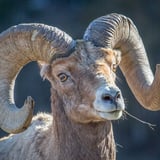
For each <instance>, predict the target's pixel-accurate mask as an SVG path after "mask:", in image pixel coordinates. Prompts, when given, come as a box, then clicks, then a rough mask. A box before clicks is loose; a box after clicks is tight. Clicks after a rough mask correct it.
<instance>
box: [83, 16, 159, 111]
mask: <svg viewBox="0 0 160 160" xmlns="http://www.w3.org/2000/svg"><path fill="white" fill-rule="evenodd" d="M84 39H85V40H86V41H91V42H92V43H93V44H94V45H95V46H99V47H105V48H111V49H118V50H120V51H121V54H122V55H121V56H122V61H121V63H120V68H121V70H122V72H123V74H124V76H125V78H126V80H127V83H128V84H129V86H130V88H131V90H132V92H133V93H134V95H135V97H136V98H137V100H138V101H139V102H140V104H141V105H142V106H144V107H145V108H147V109H150V110H158V109H160V65H157V67H156V73H155V77H153V74H152V71H151V69H150V65H149V62H148V58H147V55H146V51H145V48H144V45H143V42H142V40H141V37H140V35H139V33H138V31H137V29H136V27H135V25H134V24H133V22H132V21H131V20H130V19H129V18H127V17H125V16H123V15H119V14H110V15H106V16H102V17H99V18H97V19H95V20H94V21H92V22H91V23H90V25H89V26H88V28H87V30H86V32H85V34H84Z"/></svg>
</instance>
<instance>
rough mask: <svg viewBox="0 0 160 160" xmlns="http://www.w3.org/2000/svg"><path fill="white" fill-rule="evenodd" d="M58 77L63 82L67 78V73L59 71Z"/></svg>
mask: <svg viewBox="0 0 160 160" xmlns="http://www.w3.org/2000/svg"><path fill="white" fill-rule="evenodd" d="M58 78H59V79H60V81H61V82H65V81H66V80H67V79H68V75H66V74H65V73H60V74H58Z"/></svg>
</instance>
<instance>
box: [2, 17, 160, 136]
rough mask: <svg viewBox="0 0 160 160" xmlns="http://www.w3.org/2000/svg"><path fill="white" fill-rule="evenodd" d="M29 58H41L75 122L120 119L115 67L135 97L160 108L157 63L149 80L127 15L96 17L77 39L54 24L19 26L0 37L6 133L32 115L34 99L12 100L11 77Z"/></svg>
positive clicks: (24, 124) (19, 127)
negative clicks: (154, 71) (118, 69)
mask: <svg viewBox="0 0 160 160" xmlns="http://www.w3.org/2000/svg"><path fill="white" fill-rule="evenodd" d="M30 61H39V62H40V64H41V75H42V77H44V78H47V79H48V80H49V81H50V82H51V84H52V88H53V91H54V92H55V93H54V94H56V95H57V96H59V98H61V99H62V102H63V103H64V104H65V105H63V106H65V107H64V110H65V113H66V114H67V115H68V117H69V118H72V119H73V120H75V121H78V122H81V123H87V122H93V121H103V120H113V119H118V118H120V116H121V115H122V111H123V110H124V101H123V97H122V94H121V91H120V90H119V88H118V87H117V86H116V84H115V70H116V68H117V66H118V65H119V66H120V69H121V70H122V72H123V74H124V76H125V78H126V80H127V82H128V84H129V86H130V88H131V90H132V91H133V93H134V95H135V97H136V98H137V100H138V101H139V102H140V103H141V104H142V105H143V106H144V107H145V108H147V109H151V110H157V109H159V108H160V106H159V104H160V94H159V92H158V90H159V88H160V76H159V75H160V73H159V72H160V69H159V68H160V66H159V65H157V71H156V75H155V79H154V80H153V75H152V72H151V70H150V65H149V63H148V59H147V56H146V52H145V49H144V46H143V43H142V40H141V38H140V36H139V34H138V31H137V30H136V27H135V26H134V25H133V23H132V21H131V20H130V19H128V18H126V17H125V16H122V15H118V14H110V15H107V16H103V17H100V18H98V19H96V20H94V21H93V22H92V23H91V24H90V25H89V27H88V28H87V30H86V32H85V34H84V38H83V40H78V41H75V40H73V39H72V38H71V37H70V36H69V35H67V34H66V33H64V32H62V31H61V30H59V29H57V28H55V27H50V26H46V25H43V24H21V25H17V26H14V27H11V28H9V29H8V30H6V31H5V32H3V33H1V35H0V117H1V119H0V126H1V128H2V129H3V130H5V131H7V132H9V133H17V132H21V131H23V130H24V129H25V128H27V127H28V125H29V124H30V122H31V119H32V110H33V106H34V104H33V100H32V98H31V97H28V98H27V100H26V101H25V103H24V106H23V107H22V108H21V109H18V108H17V107H16V106H15V104H14V98H13V88H14V86H13V84H14V80H15V77H16V75H17V73H18V72H19V70H20V69H21V67H22V66H24V65H25V64H27V63H28V62H30ZM55 101H56V99H55ZM59 103H60V102H59Z"/></svg>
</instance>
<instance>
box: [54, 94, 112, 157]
mask: <svg viewBox="0 0 160 160" xmlns="http://www.w3.org/2000/svg"><path fill="white" fill-rule="evenodd" d="M51 95H54V97H53V96H52V105H53V106H52V111H53V117H54V118H53V124H52V125H53V130H54V136H55V135H56V137H55V139H54V141H55V143H56V145H54V151H55V153H56V159H57V160H65V159H70V160H75V159H76V160H115V143H114V137H113V132H112V125H111V122H110V121H107V122H99V123H89V124H79V123H75V122H73V121H72V120H70V119H68V117H67V116H66V114H65V112H64V109H63V104H62V101H61V100H60V97H55V94H51ZM57 99H58V100H60V101H59V102H57ZM55 146H56V148H55Z"/></svg>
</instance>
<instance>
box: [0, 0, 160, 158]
mask: <svg viewBox="0 0 160 160" xmlns="http://www.w3.org/2000/svg"><path fill="white" fill-rule="evenodd" d="M159 8H160V1H158V0H154V1H153V0H110V1H109V0H25V1H22V0H0V31H1V32H2V31H3V30H5V29H7V28H8V27H10V26H12V25H16V24H19V23H29V22H39V23H45V24H48V25H53V26H56V27H58V28H60V29H62V30H64V31H65V32H67V33H68V34H69V35H71V36H72V37H73V38H74V39H81V38H82V36H83V33H84V31H85V29H86V27H87V26H88V24H89V23H90V22H91V21H92V20H93V19H95V18H97V17H99V16H102V15H105V14H109V13H112V12H117V13H121V14H124V15H126V16H128V17H130V18H131V19H132V20H133V21H134V23H135V24H136V26H137V28H138V30H139V32H140V35H141V36H142V39H143V42H144V44H145V47H146V50H147V52H148V57H149V60H150V63H151V67H152V70H153V72H154V71H155V64H156V63H160V47H159V46H160V40H159V37H160V10H159ZM117 83H118V85H119V86H120V88H121V89H122V92H123V95H124V97H125V99H126V106H127V111H128V112H129V113H131V114H132V115H135V116H136V117H139V118H140V119H142V120H144V121H147V122H150V123H153V124H156V127H154V130H152V129H151V128H150V127H149V126H147V125H145V124H142V123H141V122H139V121H137V120H135V119H133V118H131V117H129V116H127V115H124V116H123V118H122V119H120V120H119V121H115V122H113V126H114V133H115V140H116V143H117V160H135V159H136V160H160V112H151V111H147V110H145V109H143V108H142V107H141V106H140V105H139V104H138V102H137V101H136V100H135V98H134V97H133V95H132V93H131V91H130V90H129V88H128V86H127V85H126V82H125V79H124V77H123V76H122V74H121V72H120V71H118V80H117ZM49 88H50V84H49V83H48V82H47V81H42V79H41V78H40V75H39V68H38V65H37V64H36V63H35V62H32V63H30V64H28V65H26V66H25V67H24V68H23V69H22V71H21V72H20V74H19V76H18V77H17V80H16V86H15V99H16V104H17V105H18V106H22V104H23V102H24V100H25V98H26V97H27V96H28V95H31V96H32V97H33V98H34V99H35V101H36V107H35V114H36V112H37V111H46V112H50V89H49ZM0 134H1V136H3V135H5V133H4V132H2V131H0Z"/></svg>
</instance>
